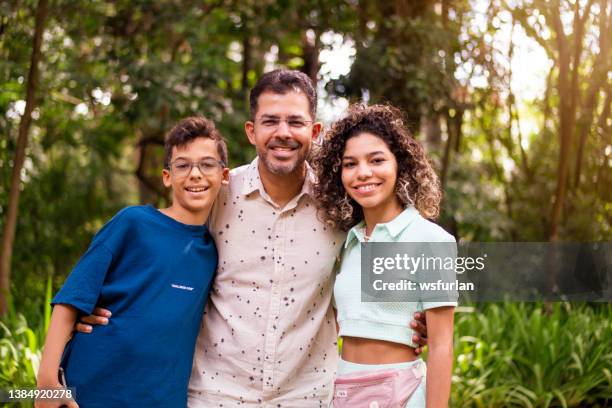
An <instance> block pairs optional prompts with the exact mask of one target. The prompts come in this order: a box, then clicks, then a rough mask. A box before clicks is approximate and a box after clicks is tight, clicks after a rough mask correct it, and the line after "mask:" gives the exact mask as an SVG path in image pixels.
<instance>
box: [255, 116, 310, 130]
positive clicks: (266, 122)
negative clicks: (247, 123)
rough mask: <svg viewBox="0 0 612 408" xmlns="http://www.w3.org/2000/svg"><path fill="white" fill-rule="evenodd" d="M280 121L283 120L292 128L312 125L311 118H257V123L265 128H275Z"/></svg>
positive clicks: (299, 128)
mask: <svg viewBox="0 0 612 408" xmlns="http://www.w3.org/2000/svg"><path fill="white" fill-rule="evenodd" d="M281 122H285V123H286V124H287V126H289V128H291V129H293V130H302V129H304V128H306V127H308V126H310V125H312V123H313V121H312V120H306V119H301V118H291V119H281V118H274V117H265V118H259V119H258V120H257V123H259V125H261V126H262V127H263V128H265V129H267V130H276V129H278V127H279V126H280V124H281Z"/></svg>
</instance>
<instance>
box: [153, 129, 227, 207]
mask: <svg viewBox="0 0 612 408" xmlns="http://www.w3.org/2000/svg"><path fill="white" fill-rule="evenodd" d="M220 161H221V158H220V157H219V153H218V152H217V142H215V141H214V140H212V139H209V138H206V137H198V138H196V139H194V140H192V141H191V142H189V143H188V144H186V145H183V146H174V147H173V148H172V158H171V160H170V170H168V169H164V170H163V181H164V185H165V186H166V187H171V188H172V205H173V207H177V208H176V209H177V210H181V211H185V212H187V213H190V214H192V215H200V214H202V213H205V214H208V212H209V211H210V209H211V208H212V205H213V203H214V201H215V198H217V195H218V193H219V189H220V188H221V185H222V184H228V183H229V169H228V168H227V167H226V165H225V164H223V165H221V164H220Z"/></svg>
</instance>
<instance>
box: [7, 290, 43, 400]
mask: <svg viewBox="0 0 612 408" xmlns="http://www.w3.org/2000/svg"><path fill="white" fill-rule="evenodd" d="M51 287H52V285H51V279H50V278H49V279H47V284H46V290H45V306H44V307H43V308H42V310H43V316H42V319H38V320H39V321H38V322H33V321H32V320H30V321H28V320H27V319H26V317H25V316H24V315H23V314H22V313H18V312H16V311H15V308H14V306H13V304H12V302H11V299H9V313H8V314H7V315H6V316H4V317H3V318H2V319H1V320H0V389H8V388H19V387H35V386H36V374H37V373H38V366H39V364H40V356H41V353H42V347H43V344H44V340H45V336H46V334H47V329H48V328H49V319H50V317H51V306H50V302H51V298H52V295H51Z"/></svg>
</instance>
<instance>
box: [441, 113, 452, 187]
mask: <svg viewBox="0 0 612 408" xmlns="http://www.w3.org/2000/svg"><path fill="white" fill-rule="evenodd" d="M452 121H453V119H452V118H451V116H450V114H449V112H448V110H447V111H446V134H447V137H446V144H445V145H444V156H442V170H441V172H440V186H441V188H442V190H444V187H445V186H446V176H447V175H448V168H449V166H450V156H451V151H452V150H451V146H452V144H453V139H454V129H453V124H452Z"/></svg>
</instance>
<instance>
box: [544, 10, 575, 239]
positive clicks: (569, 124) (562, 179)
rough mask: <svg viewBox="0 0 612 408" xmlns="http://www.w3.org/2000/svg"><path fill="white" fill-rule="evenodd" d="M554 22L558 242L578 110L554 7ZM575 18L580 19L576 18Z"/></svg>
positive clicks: (554, 226)
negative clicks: (556, 73)
mask: <svg viewBox="0 0 612 408" xmlns="http://www.w3.org/2000/svg"><path fill="white" fill-rule="evenodd" d="M552 13H553V15H552V17H553V22H554V27H555V35H556V37H557V46H558V47H559V64H558V65H559V78H558V89H559V105H560V106H559V116H560V118H559V119H560V124H559V136H560V143H559V163H558V167H557V187H556V189H555V196H554V197H555V198H554V202H553V206H552V211H551V216H550V228H549V237H548V238H549V240H550V241H557V239H558V233H559V223H560V221H561V213H562V210H563V204H564V203H565V193H566V189H567V174H568V172H569V154H570V148H571V142H572V133H573V129H574V122H575V114H576V112H575V110H574V111H573V110H572V94H573V91H572V89H571V87H570V80H571V72H570V50H569V49H568V40H567V37H566V36H565V33H564V32H563V23H562V22H561V16H560V15H559V13H560V11H559V8H557V7H555V9H554V10H553V11H552ZM574 18H578V17H577V16H574Z"/></svg>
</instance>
